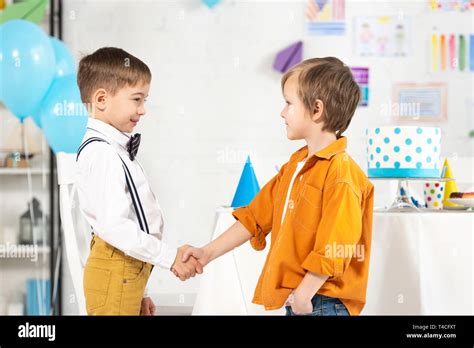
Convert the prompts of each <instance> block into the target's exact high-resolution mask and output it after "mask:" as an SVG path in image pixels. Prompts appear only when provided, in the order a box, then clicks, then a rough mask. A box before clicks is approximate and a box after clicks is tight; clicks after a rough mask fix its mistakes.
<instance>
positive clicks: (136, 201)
mask: <svg viewBox="0 0 474 348" xmlns="http://www.w3.org/2000/svg"><path fill="white" fill-rule="evenodd" d="M94 141H99V142H104V143H107V144H109V142H107V141H106V140H104V139H102V138H99V137H92V138H89V139H87V140H86V141H84V143H82V145H81V146H80V147H79V149H78V150H77V156H76V162H77V160H78V159H79V155H80V154H81V151H82V150H83V149H84V148H85V147H86V146H87V145H89V144H90V143H93V142H94ZM109 145H110V144H109ZM117 155H118V156H119V158H120V160H121V161H122V167H123V172H124V174H125V181H126V183H127V187H128V192H129V193H130V197H132V203H133V208H134V209H135V213H136V215H137V218H138V224H139V225H140V229H141V230H142V231H145V232H146V233H148V234H150V230H149V229H148V222H147V220H146V216H145V213H144V211H143V206H142V202H141V200H140V196H139V195H138V191H137V188H136V186H135V183H134V181H133V178H132V175H131V174H130V171H129V170H128V167H127V165H126V164H125V162H124V160H123V159H122V157H120V155H119V154H118V153H117Z"/></svg>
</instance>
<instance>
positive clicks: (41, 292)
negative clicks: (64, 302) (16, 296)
mask: <svg viewBox="0 0 474 348" xmlns="http://www.w3.org/2000/svg"><path fill="white" fill-rule="evenodd" d="M21 134H22V138H23V151H24V154H25V162H26V174H27V175H26V177H27V182H28V196H29V197H30V199H31V203H29V204H28V208H29V212H30V224H31V236H32V237H33V247H34V246H36V251H37V250H38V249H37V248H38V244H37V238H36V237H37V236H36V232H37V229H35V228H34V227H35V221H36V219H35V211H34V207H33V199H34V197H33V178H32V171H31V166H30V160H29V155H30V154H29V151H28V142H27V140H26V132H25V124H24V123H23V122H21ZM43 246H44V230H43ZM44 257H45V254H44V253H43V260H44ZM36 259H37V260H36V262H37V263H36V265H35V278H34V281H35V282H36V284H37V286H36V298H37V300H38V301H37V302H38V304H39V308H38V310H39V314H40V315H43V314H44V313H45V310H44V303H43V299H45V296H46V286H45V285H46V284H45V282H44V279H45V278H46V274H45V270H44V267H43V272H42V274H41V276H42V277H40V274H39V271H38V258H36Z"/></svg>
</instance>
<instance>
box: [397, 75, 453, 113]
mask: <svg viewBox="0 0 474 348" xmlns="http://www.w3.org/2000/svg"><path fill="white" fill-rule="evenodd" d="M393 101H394V102H393V103H390V113H391V115H392V117H393V118H395V119H397V121H402V122H403V121H415V122H420V121H421V122H423V121H429V122H433V121H446V119H447V85H446V83H442V82H440V83H396V84H394V86H393Z"/></svg>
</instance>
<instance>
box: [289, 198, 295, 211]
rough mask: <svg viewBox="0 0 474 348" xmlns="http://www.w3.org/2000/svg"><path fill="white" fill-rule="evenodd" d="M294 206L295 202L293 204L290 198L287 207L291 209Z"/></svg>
mask: <svg viewBox="0 0 474 348" xmlns="http://www.w3.org/2000/svg"><path fill="white" fill-rule="evenodd" d="M294 206H295V204H294V202H293V200H292V199H290V200H289V201H288V208H289V209H293V208H294Z"/></svg>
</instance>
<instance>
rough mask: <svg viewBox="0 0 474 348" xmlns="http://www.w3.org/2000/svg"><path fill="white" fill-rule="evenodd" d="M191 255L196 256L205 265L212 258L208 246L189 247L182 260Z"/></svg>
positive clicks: (184, 260)
mask: <svg viewBox="0 0 474 348" xmlns="http://www.w3.org/2000/svg"><path fill="white" fill-rule="evenodd" d="M190 257H191V258H193V257H195V258H196V259H197V260H198V261H199V263H200V264H201V265H202V266H203V267H204V266H206V265H207V264H208V263H209V260H210V255H209V252H208V251H207V249H206V248H194V247H189V248H187V249H186V250H185V252H184V254H183V258H182V261H183V262H186V261H187V260H188V258H190Z"/></svg>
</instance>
